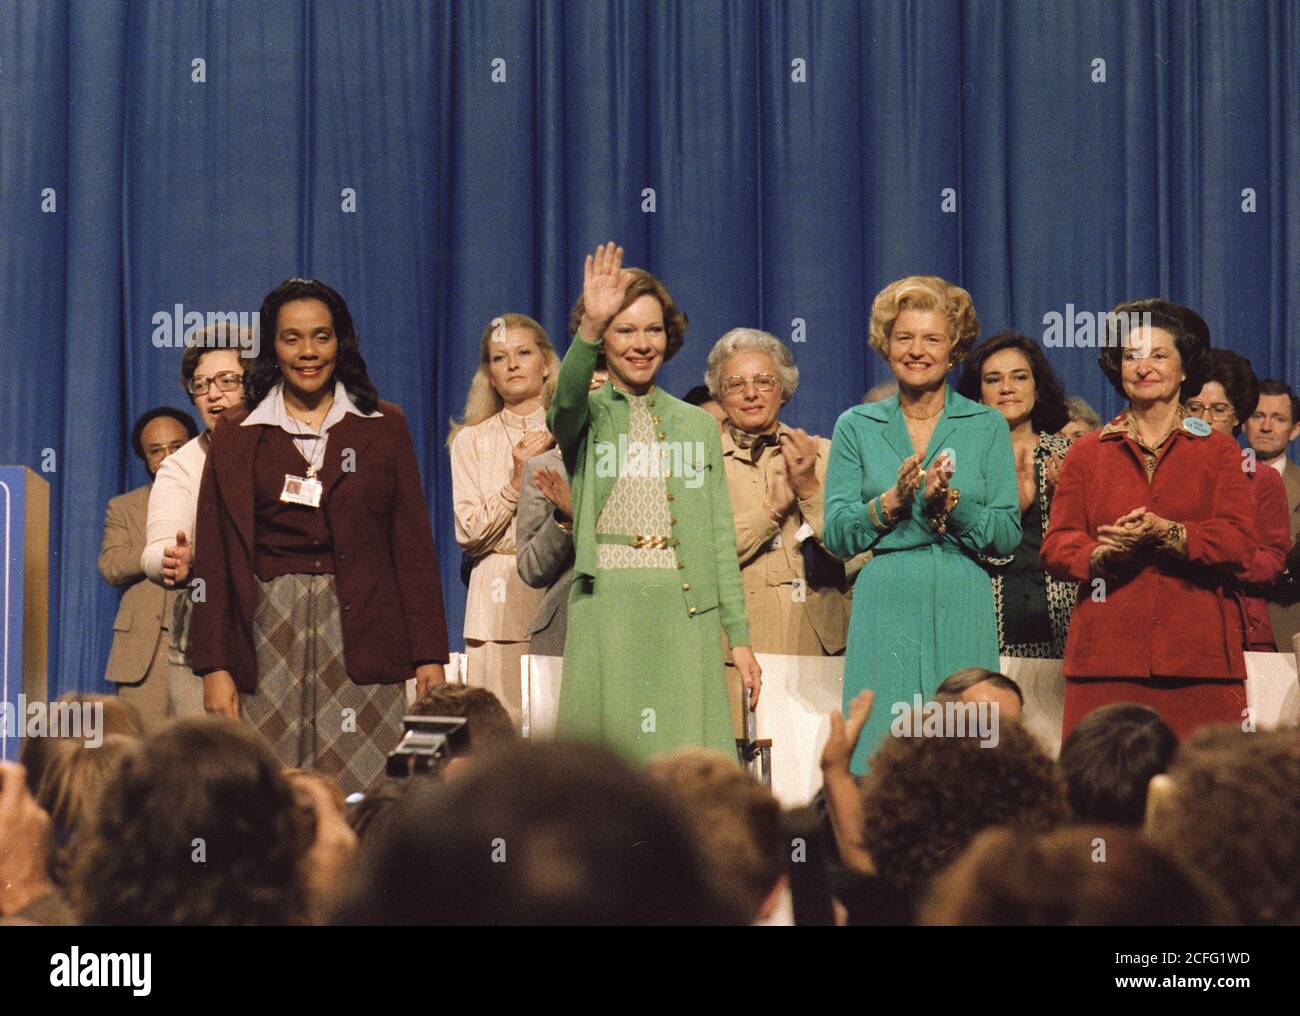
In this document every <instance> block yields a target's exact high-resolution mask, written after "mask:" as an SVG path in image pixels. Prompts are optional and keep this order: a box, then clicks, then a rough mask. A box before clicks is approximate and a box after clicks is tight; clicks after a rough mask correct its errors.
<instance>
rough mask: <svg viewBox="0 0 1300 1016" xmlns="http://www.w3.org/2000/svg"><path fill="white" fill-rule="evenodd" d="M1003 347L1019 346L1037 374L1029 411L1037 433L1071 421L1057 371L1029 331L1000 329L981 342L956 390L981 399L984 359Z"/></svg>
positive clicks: (1056, 427) (1030, 420)
mask: <svg viewBox="0 0 1300 1016" xmlns="http://www.w3.org/2000/svg"><path fill="white" fill-rule="evenodd" d="M1004 349H1015V350H1018V351H1019V352H1021V353H1024V355H1025V359H1026V360H1028V361H1029V370H1030V372H1031V373H1032V374H1033V375H1034V408H1033V411H1032V412H1031V413H1030V415H1029V422H1030V425H1031V426H1032V427H1033V428H1034V433H1036V434H1055V433H1056V432H1057V431H1058V430H1060V429H1061V428H1062V427H1064V426H1065V425H1066V424H1067V423H1069V422H1070V411H1069V409H1067V408H1066V405H1065V389H1064V388H1063V387H1061V381H1060V379H1059V378H1058V377H1057V376H1056V371H1054V370H1052V366H1051V364H1049V363H1048V362H1047V354H1046V353H1044V352H1043V349H1042V347H1041V346H1040V345H1039V344H1038V343H1037V342H1035V341H1034V340H1033V339H1031V338H1029V336H1027V335H1024V334H1022V333H1020V332H1014V331H1008V332H998V333H997V334H996V335H994V336H991V337H990V338H988V339H987V340H985V341H984V342H981V343H980V344H979V346H978V347H976V349H975V350H974V351H973V352H972V353H971V354H970V357H969V358H968V359H967V360H966V363H965V367H964V368H963V370H962V374H961V380H960V381H958V382H957V391H959V392H960V393H961V394H962V395H965V396H966V398H968V399H970V400H972V401H973V402H980V401H981V398H980V393H981V381H982V377H981V375H982V374H983V373H984V363H985V361H987V360H988V358H989V357H990V356H993V355H994V354H995V353H1000V352H1002V351H1003V350H1004Z"/></svg>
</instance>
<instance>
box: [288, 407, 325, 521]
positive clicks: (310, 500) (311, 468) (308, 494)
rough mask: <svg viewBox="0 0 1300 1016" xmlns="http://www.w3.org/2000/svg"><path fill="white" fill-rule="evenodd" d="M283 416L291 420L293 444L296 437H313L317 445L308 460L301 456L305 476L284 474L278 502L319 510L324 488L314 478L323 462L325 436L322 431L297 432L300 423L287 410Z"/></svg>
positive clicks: (323, 424) (322, 421)
mask: <svg viewBox="0 0 1300 1016" xmlns="http://www.w3.org/2000/svg"><path fill="white" fill-rule="evenodd" d="M285 415H286V416H288V417H289V419H291V420H293V423H294V430H295V431H297V433H296V434H295V444H296V438H298V437H314V438H315V439H316V442H317V443H316V444H315V445H313V446H312V452H311V457H310V458H308V457H307V456H305V455H304V456H303V458H305V459H307V475H306V476H294V475H293V474H292V473H286V474H285V476H284V490H282V491H280V500H281V501H283V502H284V503H286V504H300V505H304V506H306V507H308V508H319V507H320V500H321V495H322V494H324V492H325V488H324V486H323V485H322V484H321V482H320V480H318V479H317V478H316V474H317V473H318V472H319V471H320V467H321V465H323V464H324V461H325V449H324V438H325V437H326V435H325V433H324V432H323V431H322V432H321V433H317V434H312V433H310V432H309V431H305V430H299V429H298V428H299V425H300V421H299V420H298V419H297V418H296V417H294V416H293V414H291V413H290V412H289V411H288V409H287V408H286V409H285ZM325 415H326V416H328V415H329V413H328V412H326V414H325ZM321 426H322V427H324V426H325V421H324V420H323V419H322V420H321ZM300 450H301V449H300Z"/></svg>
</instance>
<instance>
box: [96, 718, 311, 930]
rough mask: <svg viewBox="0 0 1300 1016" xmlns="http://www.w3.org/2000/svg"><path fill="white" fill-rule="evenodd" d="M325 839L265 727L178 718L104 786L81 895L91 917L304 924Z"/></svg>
mask: <svg viewBox="0 0 1300 1016" xmlns="http://www.w3.org/2000/svg"><path fill="white" fill-rule="evenodd" d="M314 835H315V821H314V817H313V816H312V815H311V814H310V813H309V812H307V811H305V810H304V809H302V808H301V807H300V806H299V805H298V804H297V803H296V802H295V798H294V794H293V789H292V787H291V786H290V784H289V781H288V780H286V779H285V778H284V776H283V775H282V773H281V767H280V764H279V763H278V762H277V761H276V759H275V756H274V755H272V754H271V750H270V748H269V747H268V746H267V745H266V742H265V741H263V740H262V739H261V738H260V737H259V736H258V735H257V734H256V733H254V732H253V731H252V730H249V729H248V728H246V727H243V726H241V725H240V724H238V723H237V722H235V721H234V720H227V719H217V718H212V717H193V718H189V719H184V720H178V721H177V722H175V723H172V724H169V725H168V726H166V727H163V728H162V729H160V730H159V731H158V732H157V733H155V734H153V735H152V736H150V737H149V738H147V739H146V740H145V741H144V743H143V744H142V745H141V746H140V748H139V749H138V750H137V751H136V752H134V753H132V755H131V757H129V758H127V759H124V760H123V762H122V763H121V768H120V769H119V770H118V771H117V778H116V779H115V780H114V781H113V782H111V783H110V784H108V785H107V786H106V787H105V788H104V790H103V792H102V794H101V796H100V798H99V807H98V809H97V810H96V812H95V814H94V816H93V817H92V819H91V820H90V821H89V822H88V823H87V824H86V826H85V827H84V830H83V836H82V838H81V839H80V842H79V855H78V857H77V859H76V861H75V865H74V872H73V898H74V901H75V903H76V905H77V908H78V910H79V911H80V913H81V917H82V920H83V921H84V922H85V923H87V924H127V925H214V924H215V925H276V924H298V923H302V922H304V921H305V920H306V913H307V897H306V888H305V882H304V871H303V868H302V860H303V857H304V855H305V854H306V851H307V849H308V847H309V846H310V844H311V841H312V839H313V837H314ZM200 850H201V851H202V856H200V855H199V853H198V852H199V851H200Z"/></svg>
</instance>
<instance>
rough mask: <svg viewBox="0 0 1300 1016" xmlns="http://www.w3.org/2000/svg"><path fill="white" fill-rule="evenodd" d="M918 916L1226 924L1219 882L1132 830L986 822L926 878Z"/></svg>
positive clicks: (937, 920) (928, 920)
mask: <svg viewBox="0 0 1300 1016" xmlns="http://www.w3.org/2000/svg"><path fill="white" fill-rule="evenodd" d="M920 923H922V924H956V925H967V926H975V925H985V926H988V925H1022V926H1023V925H1029V926H1038V927H1042V926H1048V925H1071V926H1079V925H1086V926H1105V925H1109V926H1115V925H1158V926H1166V925H1224V924H1235V923H1236V920H1235V917H1234V914H1233V910H1232V905H1231V903H1230V902H1229V901H1228V899H1227V897H1226V896H1224V894H1223V891H1222V890H1221V889H1219V888H1218V886H1216V885H1214V884H1213V883H1212V882H1211V881H1210V880H1209V879H1207V878H1206V877H1205V876H1204V875H1202V874H1201V873H1200V872H1198V871H1196V870H1195V869H1194V868H1192V867H1190V866H1188V865H1186V864H1184V863H1183V862H1181V861H1179V860H1178V859H1177V858H1175V857H1174V856H1173V855H1171V854H1168V853H1166V852H1165V851H1164V850H1162V849H1161V848H1160V847H1157V846H1155V845H1154V844H1152V843H1151V842H1149V841H1148V840H1146V839H1145V838H1143V836H1142V835H1141V834H1140V833H1139V832H1137V831H1136V830H1133V829H1123V828H1117V827H1108V826H1087V827H1081V826H1070V827H1067V828H1063V829H1057V830H1054V831H1052V832H1048V833H1038V834H1032V833H1025V832H1023V831H1018V830H1011V829H1004V828H995V829H987V830H985V831H984V832H982V833H980V834H979V836H977V837H976V839H975V842H974V843H972V844H971V846H970V849H968V850H967V851H966V852H965V853H963V854H962V856H961V858H960V859H959V860H958V861H957V862H956V863H955V864H953V865H952V866H951V867H950V868H948V869H947V870H946V871H944V872H942V873H940V874H939V875H938V877H936V878H935V880H934V884H933V887H932V891H931V893H930V895H929V899H928V901H927V903H926V905H925V906H924V907H923V908H922V915H921V922H920Z"/></svg>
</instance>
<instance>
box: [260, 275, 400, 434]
mask: <svg viewBox="0 0 1300 1016" xmlns="http://www.w3.org/2000/svg"><path fill="white" fill-rule="evenodd" d="M260 313H261V322H260V324H261V334H262V341H261V344H260V346H259V348H258V351H257V356H256V358H255V359H254V360H253V361H252V366H251V367H249V369H248V371H247V376H246V377H245V378H244V384H245V388H246V391H247V401H248V404H249V406H250V407H251V406H256V405H258V404H259V403H260V402H261V401H262V400H263V399H264V398H266V396H267V394H268V393H269V392H270V391H271V389H272V388H274V387H275V386H276V385H277V384H279V383H281V382H283V383H284V385H285V389H286V391H289V392H291V393H293V394H294V395H296V396H297V397H298V398H299V399H303V400H307V401H312V400H315V399H317V398H320V397H322V393H328V392H332V391H333V390H334V381H335V379H337V380H339V381H342V382H343V387H344V388H345V389H347V393H348V396H349V397H350V398H351V399H352V401H353V402H354V403H355V404H356V407H357V408H358V409H359V410H361V412H363V413H370V412H373V411H374V410H375V408H376V407H377V406H378V405H379V392H378V391H377V390H376V389H375V385H374V382H372V381H371V380H370V374H369V372H368V371H367V370H366V361H365V359H364V358H363V357H362V356H361V349H360V345H359V340H358V337H357V330H356V326H355V325H354V324H353V323H352V313H351V311H349V310H348V305H347V302H346V301H345V300H344V299H343V297H342V296H340V295H339V294H338V293H336V292H335V291H334V290H333V289H331V288H330V287H329V286H327V285H325V283H323V282H318V281H317V280H315V279H286V280H285V281H284V282H282V283H280V285H278V286H277V287H276V288H275V289H273V290H271V292H269V293H268V294H267V295H266V299H265V300H263V301H262V309H261V312H260ZM268 340H269V341H268Z"/></svg>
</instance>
